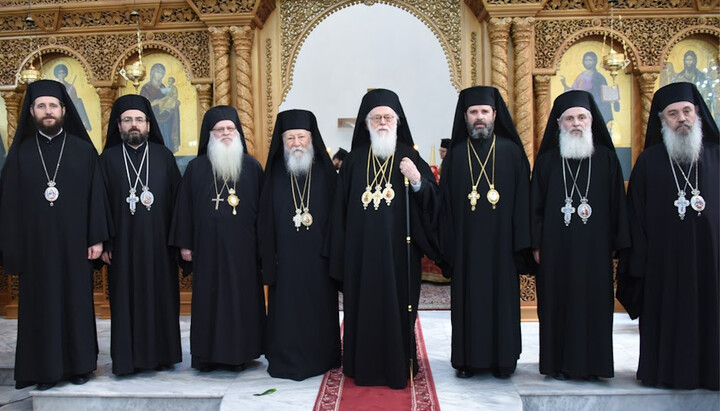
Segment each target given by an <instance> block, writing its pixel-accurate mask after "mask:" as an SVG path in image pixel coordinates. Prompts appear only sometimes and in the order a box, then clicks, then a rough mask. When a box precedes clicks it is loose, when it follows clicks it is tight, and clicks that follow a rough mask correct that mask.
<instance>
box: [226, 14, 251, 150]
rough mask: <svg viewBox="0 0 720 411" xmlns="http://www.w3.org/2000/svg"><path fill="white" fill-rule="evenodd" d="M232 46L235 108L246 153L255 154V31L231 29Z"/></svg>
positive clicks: (244, 28)
mask: <svg viewBox="0 0 720 411" xmlns="http://www.w3.org/2000/svg"><path fill="white" fill-rule="evenodd" d="M230 34H231V35H232V39H233V45H234V46H235V57H236V62H235V87H236V91H237V98H238V100H237V108H238V114H239V115H240V122H241V123H242V127H243V132H244V134H245V142H246V143H247V146H248V152H249V153H250V154H253V155H254V154H255V115H254V110H253V93H252V84H253V83H252V62H251V61H250V58H251V54H252V44H253V39H254V37H255V31H254V30H252V29H251V28H250V27H249V26H244V27H231V28H230Z"/></svg>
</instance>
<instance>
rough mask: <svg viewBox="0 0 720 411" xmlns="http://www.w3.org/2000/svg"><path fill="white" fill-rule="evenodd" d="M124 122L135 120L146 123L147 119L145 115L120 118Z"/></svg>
mask: <svg viewBox="0 0 720 411" xmlns="http://www.w3.org/2000/svg"><path fill="white" fill-rule="evenodd" d="M120 121H122V122H123V123H132V122H133V121H135V122H136V123H144V122H146V121H147V119H146V118H145V117H123V118H121V119H120Z"/></svg>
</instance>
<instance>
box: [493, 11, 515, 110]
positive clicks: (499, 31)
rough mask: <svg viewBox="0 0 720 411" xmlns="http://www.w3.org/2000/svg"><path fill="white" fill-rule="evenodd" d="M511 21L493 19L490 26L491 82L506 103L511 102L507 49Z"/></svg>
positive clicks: (508, 19) (507, 19) (507, 18)
mask: <svg viewBox="0 0 720 411" xmlns="http://www.w3.org/2000/svg"><path fill="white" fill-rule="evenodd" d="M511 21H512V19H510V18H509V17H506V18H503V19H498V18H491V19H490V24H489V25H488V34H489V36H490V52H491V56H490V62H491V63H490V64H491V73H490V81H491V82H492V85H493V86H494V87H497V89H498V90H499V91H500V95H501V96H502V98H503V99H504V100H505V102H506V103H509V102H510V100H508V78H507V72H508V64H507V49H508V36H509V32H510V22H511Z"/></svg>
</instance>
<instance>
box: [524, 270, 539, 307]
mask: <svg viewBox="0 0 720 411" xmlns="http://www.w3.org/2000/svg"><path fill="white" fill-rule="evenodd" d="M536 300H537V297H536V294H535V277H533V276H530V275H520V301H536Z"/></svg>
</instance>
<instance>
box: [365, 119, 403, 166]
mask: <svg viewBox="0 0 720 411" xmlns="http://www.w3.org/2000/svg"><path fill="white" fill-rule="evenodd" d="M368 129H369V131H370V145H371V147H372V149H373V153H374V154H375V155H376V156H377V157H378V158H380V159H383V160H384V159H386V158H388V157H390V156H391V155H393V154H395V147H396V145H397V125H396V126H395V127H390V131H389V132H388V134H387V135H386V136H385V137H381V136H379V135H378V134H377V132H376V131H375V130H373V129H372V127H368Z"/></svg>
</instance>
